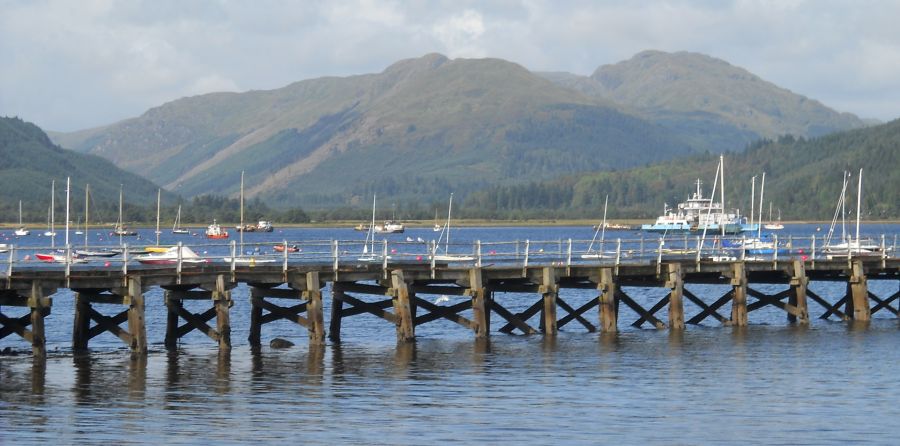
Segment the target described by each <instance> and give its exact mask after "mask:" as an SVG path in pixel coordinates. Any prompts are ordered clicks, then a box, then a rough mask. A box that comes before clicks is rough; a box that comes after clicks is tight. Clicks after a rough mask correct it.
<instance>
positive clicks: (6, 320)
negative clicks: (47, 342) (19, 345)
mask: <svg viewBox="0 0 900 446" xmlns="http://www.w3.org/2000/svg"><path fill="white" fill-rule="evenodd" d="M29 325H31V312H30V311H29V312H28V314H26V315H24V316H21V317H17V318H12V317H9V316H7V315H5V314H3V313H0V339H3V338H5V337H7V336H9V335H11V334H13V333H15V334H17V335H19V336H20V337H21V338H22V339H24V340H25V341H27V342H29V343H30V342H31V339H32V335H31V330H29V329H28V328H27V327H28V326H29Z"/></svg>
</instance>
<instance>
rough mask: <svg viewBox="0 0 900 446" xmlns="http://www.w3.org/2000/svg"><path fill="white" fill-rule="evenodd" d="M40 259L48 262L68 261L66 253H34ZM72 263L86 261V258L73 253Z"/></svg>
mask: <svg viewBox="0 0 900 446" xmlns="http://www.w3.org/2000/svg"><path fill="white" fill-rule="evenodd" d="M34 256H35V257H37V259H38V260H40V261H42V262H47V263H66V255H65V254H41V253H37V254H35V255H34ZM69 261H70V263H84V262H85V261H86V260H84V259H82V258H80V257H78V256H75V255H73V256H72V257H71V259H70V260H69Z"/></svg>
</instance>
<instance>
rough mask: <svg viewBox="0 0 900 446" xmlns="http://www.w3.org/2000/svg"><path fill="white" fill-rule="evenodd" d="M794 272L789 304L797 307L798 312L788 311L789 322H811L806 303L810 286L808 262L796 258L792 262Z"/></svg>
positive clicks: (804, 323)
mask: <svg viewBox="0 0 900 446" xmlns="http://www.w3.org/2000/svg"><path fill="white" fill-rule="evenodd" d="M792 269H793V274H792V276H791V282H790V286H791V288H790V290H791V294H790V296H789V299H788V304H789V305H792V306H794V308H796V309H797V312H796V314H792V313H788V322H797V323H800V324H801V325H808V324H809V307H808V305H807V303H806V292H807V288H808V287H809V278H807V277H806V262H804V261H803V260H794V261H793V262H792Z"/></svg>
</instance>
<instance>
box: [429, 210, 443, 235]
mask: <svg viewBox="0 0 900 446" xmlns="http://www.w3.org/2000/svg"><path fill="white" fill-rule="evenodd" d="M437 217H438V211H437V209H435V210H434V228H432V230H433V231H434V232H441V229H443V228H444V227H443V226H441V224H440V223H438V219H437Z"/></svg>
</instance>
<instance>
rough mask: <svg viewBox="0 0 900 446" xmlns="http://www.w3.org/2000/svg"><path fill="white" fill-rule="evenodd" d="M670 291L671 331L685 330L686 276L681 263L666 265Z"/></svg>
mask: <svg viewBox="0 0 900 446" xmlns="http://www.w3.org/2000/svg"><path fill="white" fill-rule="evenodd" d="M666 270H667V274H668V280H667V281H666V286H667V287H668V288H669V289H670V291H669V295H668V298H669V330H684V275H683V273H682V270H681V264H680V263H669V264H668V265H666Z"/></svg>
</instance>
